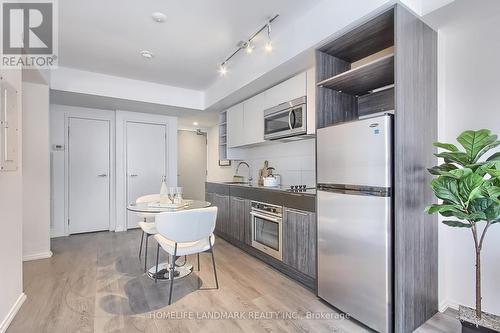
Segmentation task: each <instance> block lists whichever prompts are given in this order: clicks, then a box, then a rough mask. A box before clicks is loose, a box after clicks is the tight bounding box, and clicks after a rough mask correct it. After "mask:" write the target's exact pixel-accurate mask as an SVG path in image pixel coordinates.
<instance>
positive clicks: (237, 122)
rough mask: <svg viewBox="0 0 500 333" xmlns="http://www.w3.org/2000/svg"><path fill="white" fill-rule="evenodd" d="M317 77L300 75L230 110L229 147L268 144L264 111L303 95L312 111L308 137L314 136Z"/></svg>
mask: <svg viewBox="0 0 500 333" xmlns="http://www.w3.org/2000/svg"><path fill="white" fill-rule="evenodd" d="M313 74H314V71H312V70H310V71H308V72H303V73H300V74H298V75H296V76H294V77H292V78H290V79H288V80H286V81H284V82H282V83H280V84H278V85H276V86H274V87H272V88H270V89H268V90H266V91H264V92H263V93H260V94H258V95H256V96H254V97H252V98H249V99H247V100H245V101H244V102H242V103H239V104H236V105H235V106H233V107H231V108H229V109H228V110H227V147H228V148H235V147H243V146H248V145H255V144H259V143H262V142H264V141H265V140H264V110H266V109H268V108H271V107H273V106H276V105H279V104H281V103H285V102H288V101H290V100H293V99H295V98H299V97H303V96H307V98H308V103H307V107H308V109H310V110H308V117H309V119H308V134H314V131H315V128H314V127H315V122H314V115H313V114H311V115H310V113H314V100H315V99H314V94H315V88H316V85H315V82H314V76H313ZM308 80H309V82H308ZM308 83H309V84H308ZM309 95H311V96H309ZM309 99H310V100H311V101H310V102H309ZM310 121H311V124H310V125H309V122H310Z"/></svg>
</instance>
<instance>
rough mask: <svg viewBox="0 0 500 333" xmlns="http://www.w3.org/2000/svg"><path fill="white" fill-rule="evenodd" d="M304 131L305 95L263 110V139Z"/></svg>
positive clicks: (278, 137) (294, 134)
mask: <svg viewBox="0 0 500 333" xmlns="http://www.w3.org/2000/svg"><path fill="white" fill-rule="evenodd" d="M306 133H307V110H306V97H305V96H304V97H300V98H297V99H294V100H291V101H290V102H286V103H282V104H280V105H278V106H275V107H272V108H270V109H267V110H265V111H264V139H266V140H276V139H281V138H288V137H291V136H296V135H303V134H306Z"/></svg>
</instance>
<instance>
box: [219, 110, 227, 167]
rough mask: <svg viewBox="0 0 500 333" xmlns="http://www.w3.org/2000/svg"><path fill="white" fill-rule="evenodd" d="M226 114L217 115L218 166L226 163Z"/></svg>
mask: <svg viewBox="0 0 500 333" xmlns="http://www.w3.org/2000/svg"><path fill="white" fill-rule="evenodd" d="M227 160H228V158H227V112H226V111H222V112H221V113H219V165H220V163H221V161H227Z"/></svg>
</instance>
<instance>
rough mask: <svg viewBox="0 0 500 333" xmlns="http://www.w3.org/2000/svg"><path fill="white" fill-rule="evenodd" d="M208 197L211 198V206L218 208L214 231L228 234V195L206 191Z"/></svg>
mask: <svg viewBox="0 0 500 333" xmlns="http://www.w3.org/2000/svg"><path fill="white" fill-rule="evenodd" d="M207 195H208V197H207V200H208V198H210V199H211V201H210V202H211V203H212V206H216V207H217V208H218V211H217V223H216V224H215V231H216V232H217V233H222V234H229V219H230V217H229V196H227V195H222V194H218V193H208V194H207Z"/></svg>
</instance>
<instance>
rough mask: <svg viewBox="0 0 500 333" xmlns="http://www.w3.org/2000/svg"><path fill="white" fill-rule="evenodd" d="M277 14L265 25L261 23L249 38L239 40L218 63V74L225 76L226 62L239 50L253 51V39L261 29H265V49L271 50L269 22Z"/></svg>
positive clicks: (274, 18)
mask: <svg viewBox="0 0 500 333" xmlns="http://www.w3.org/2000/svg"><path fill="white" fill-rule="evenodd" d="M278 16H279V14H276V15H274V16H273V17H271V18H270V19H269V20H268V21H267V23H266V24H265V25H263V26H262V27H261V28H260V29H259V30H257V32H255V33H254V34H253V35H252V36H250V38H248V40H247V41H240V42H239V43H238V44H237V45H236V50H235V51H234V52H233V53H231V55H230V56H228V57H227V58H226V59H225V60H224V61H223V62H221V64H220V65H219V70H218V71H219V74H220V75H221V76H225V75H226V74H227V62H228V61H229V60H231V58H233V57H234V56H235V55H236V54H237V53H238V52H240V51H241V50H245V52H246V53H247V54H251V53H252V52H253V49H254V48H255V45H254V44H253V39H254V38H255V37H257V35H258V34H260V33H261V32H262V31H264V30H267V41H266V45H265V47H264V48H265V50H266V51H267V52H271V51H272V49H273V42H272V40H271V23H272V22H273V21H274V20H276V19H277V18H278Z"/></svg>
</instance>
